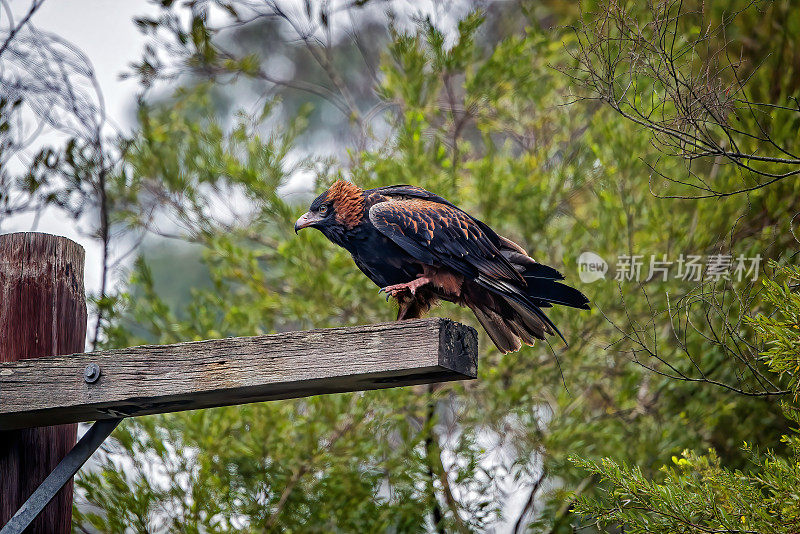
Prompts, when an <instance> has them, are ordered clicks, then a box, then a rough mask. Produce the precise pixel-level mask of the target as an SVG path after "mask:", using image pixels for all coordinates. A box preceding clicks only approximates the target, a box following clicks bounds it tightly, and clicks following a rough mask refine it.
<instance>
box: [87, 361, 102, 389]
mask: <svg viewBox="0 0 800 534" xmlns="http://www.w3.org/2000/svg"><path fill="white" fill-rule="evenodd" d="M98 378H100V366H99V365H97V364H96V363H90V364H89V365H87V366H86V369H84V370H83V379H84V380H85V381H86V383H87V384H93V383H95V382H97V379H98Z"/></svg>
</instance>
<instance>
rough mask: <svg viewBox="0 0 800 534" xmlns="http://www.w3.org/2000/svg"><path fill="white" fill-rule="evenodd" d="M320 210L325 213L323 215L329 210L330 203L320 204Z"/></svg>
mask: <svg viewBox="0 0 800 534" xmlns="http://www.w3.org/2000/svg"><path fill="white" fill-rule="evenodd" d="M319 212H320V213H321V214H323V215H324V214H326V213H327V212H328V205H327V204H323V205H322V206H320V207H319Z"/></svg>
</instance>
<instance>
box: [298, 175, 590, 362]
mask: <svg viewBox="0 0 800 534" xmlns="http://www.w3.org/2000/svg"><path fill="white" fill-rule="evenodd" d="M309 226H311V227H313V228H316V229H318V230H319V231H320V232H322V233H323V234H325V237H327V238H328V239H329V240H331V241H332V242H333V243H335V244H337V245H339V246H341V247H343V248H345V249H347V251H348V252H350V254H352V256H353V260H354V261H355V262H356V265H357V266H358V268H359V269H361V271H362V272H363V273H364V274H366V275H367V276H368V277H369V278H370V279H371V280H372V281H373V282H375V283H376V284H377V285H378V287H380V288H381V291H385V292H386V294H387V298H388V296H392V297H394V298H396V299H397V302H398V304H399V307H400V309H399V311H398V313H397V319H398V320H401V319H415V318H418V317H420V316H421V315H422V314H424V313H425V312H426V311H428V309H429V308H430V307H431V306H433V305H434V304H436V302H437V300H446V301H449V302H455V303H456V304H459V305H461V306H467V307H469V308H470V309H471V310H472V311H473V312H474V313H475V317H477V318H478V321H480V323H481V325H483V327H484V328H485V329H486V333H487V334H489V337H490V338H491V339H492V341H494V344H495V345H496V346H497V348H498V349H500V351H502V352H504V353H507V352H512V351H515V350H519V348H520V347H521V346H522V343H525V344H527V345H533V342H534V340H536V339H545V334H550V335H553V334H554V333H558V335H559V336H560V337H561V339H564V336H562V335H561V332H559V331H558V329H557V328H556V326H555V325H554V324H553V323H552V322H551V321H550V319H548V318H547V316H546V315H545V314H544V312H543V311H542V308H549V307H551V306H552V305H553V304H561V305H564V306H571V307H573V308H582V309H589V299H587V298H586V297H585V296H584V295H583V293H581V292H580V291H578V290H577V289H574V288H572V287H569V286H566V285H564V284H561V283H559V282H557V281H556V280H563V278H564V277H563V276H562V275H561V273H559V272H558V271H556V270H555V269H553V268H552V267H548V266H546V265H542V264H541V263H536V262H535V261H534V260H533V259H532V258H530V257H529V256H528V254H527V252H525V250H524V249H523V248H522V247H520V246H519V245H517V244H516V243H514V242H513V241H511V240H510V239H506V238H505V237H502V236H499V235H497V234H496V233H495V232H494V231H493V230H492V229H491V228H489V227H488V226H487V225H486V224H484V223H483V222H481V221H479V220H478V219H476V218H474V217H472V216H470V215H469V214H467V213H466V212H464V211H463V210H461V209H459V208H458V207H457V206H455V205H453V204H451V203H450V202H448V201H447V200H445V199H443V198H442V197H439V196H437V195H434V194H433V193H431V192H429V191H426V190H424V189H421V188H419V187H414V186H411V185H393V186H388V187H379V188H377V189H368V190H362V189H360V188H359V187H357V186H356V185H354V184H352V183H351V182H348V181H345V180H339V181H337V182H336V183H334V184H333V185H332V186H331V187H330V189H328V190H327V191H325V192H324V193H322V194H321V195H320V196H318V197H317V198H316V199H315V200H314V202H312V203H311V207H310V208H309V210H308V212H307V213H305V214H304V215H303V216H302V217H300V218H299V219H298V220H297V222H296V223H295V225H294V230H295V232H297V231H299V230H300V229H301V228H307V227H309Z"/></svg>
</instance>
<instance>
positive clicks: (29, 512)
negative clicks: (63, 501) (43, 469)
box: [0, 418, 122, 534]
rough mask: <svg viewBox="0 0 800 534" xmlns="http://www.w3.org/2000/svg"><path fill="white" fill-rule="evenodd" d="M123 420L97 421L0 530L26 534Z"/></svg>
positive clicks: (10, 533)
mask: <svg viewBox="0 0 800 534" xmlns="http://www.w3.org/2000/svg"><path fill="white" fill-rule="evenodd" d="M120 421H122V419H121V418H120V419H104V420H102V421H96V422H95V423H94V424H93V425H92V427H91V428H90V429H89V431H88V432H86V434H84V435H83V437H82V438H81V439H80V440H79V441H78V443H76V444H75V446H74V447H72V450H70V451H69V452H68V453H67V455H66V456H64V458H62V460H61V462H59V464H58V465H57V466H56V468H55V469H53V471H52V472H51V473H50V474H49V475H47V478H45V479H44V481H43V482H42V483H41V484H40V485H39V487H38V488H36V491H34V492H33V493H32V494H31V496H30V497H28V500H27V501H25V503H24V504H23V505H22V506H21V507H20V509H19V510H17V513H16V514H14V517H12V518H11V519H10V520H9V521H8V523H6V525H5V526H4V527H3V528H2V530H0V534H22V532H23V531H24V530H25V529H26V528H28V526H29V525H30V524H31V522H33V520H34V519H36V516H38V515H39V513H41V511H42V510H43V509H44V507H45V506H47V503H49V502H50V501H51V500H52V499H53V497H55V496H56V493H58V491H59V490H60V489H61V488H63V487H64V484H66V483H67V482H68V481H69V480H70V479H71V478H72V477H73V476H75V473H77V472H78V470H79V469H80V468H81V466H82V465H83V464H84V463H86V460H88V459H89V457H90V456H91V455H92V454H94V451H96V450H97V448H98V447H100V445H101V444H102V443H103V441H105V439H106V438H107V437H108V436H109V435H111V432H113V431H114V429H115V428H117V425H118V424H119V423H120Z"/></svg>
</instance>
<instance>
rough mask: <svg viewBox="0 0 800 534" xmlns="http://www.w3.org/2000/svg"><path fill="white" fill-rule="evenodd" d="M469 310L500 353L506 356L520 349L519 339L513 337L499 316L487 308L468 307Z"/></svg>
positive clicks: (512, 333)
mask: <svg viewBox="0 0 800 534" xmlns="http://www.w3.org/2000/svg"><path fill="white" fill-rule="evenodd" d="M470 308H472V312H473V313H474V314H475V317H476V318H477V319H478V322H479V323H481V326H483V329H484V330H486V333H487V334H488V335H489V338H490V339H491V340H492V342H493V343H494V345H495V347H497V349H498V350H499V351H500V352H502V353H503V354H507V353H509V352H514V351H517V350H519V349H520V348H521V347H522V343H521V342H520V339H519V337H517V336H516V335H515V333H514V332H513V331H512V330H511V328H510V327H509V326H508V325H507V324H506V321H505V320H504V319H503V318H502V317H500V315H498V314H497V313H495V312H493V311H492V310H490V309H488V308H482V307H479V306H470Z"/></svg>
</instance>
